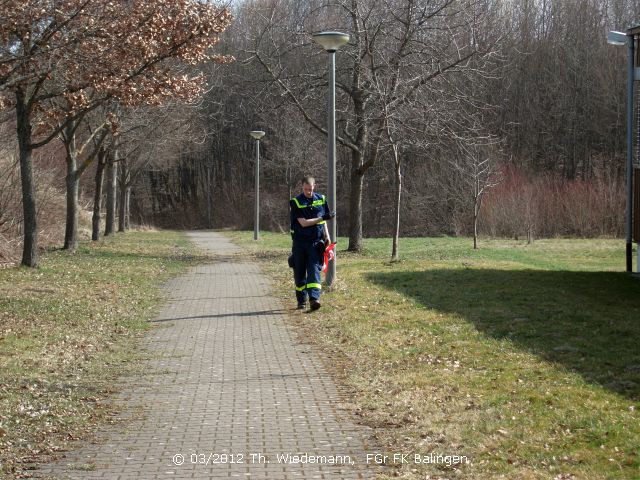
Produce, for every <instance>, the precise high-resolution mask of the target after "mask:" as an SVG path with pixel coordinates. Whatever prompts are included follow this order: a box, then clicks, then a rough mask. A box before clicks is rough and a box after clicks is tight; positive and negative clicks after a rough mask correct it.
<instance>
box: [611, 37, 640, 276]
mask: <svg viewBox="0 0 640 480" xmlns="http://www.w3.org/2000/svg"><path fill="white" fill-rule="evenodd" d="M607 43H609V44H611V45H627V51H628V56H627V245H626V252H627V254H626V256H627V272H632V271H633V253H632V252H633V245H632V239H631V232H632V229H633V211H632V209H633V82H634V74H635V71H634V70H635V69H634V58H633V57H634V46H635V45H634V43H635V37H634V36H633V35H627V34H626V33H623V32H615V31H610V32H609V33H608V34H607ZM639 255H640V253H639ZM638 262H639V265H638V266H639V267H640V256H639V257H638Z"/></svg>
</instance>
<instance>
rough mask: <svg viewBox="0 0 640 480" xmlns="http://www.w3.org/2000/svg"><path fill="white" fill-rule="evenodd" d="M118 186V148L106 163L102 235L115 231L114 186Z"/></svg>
mask: <svg viewBox="0 0 640 480" xmlns="http://www.w3.org/2000/svg"><path fill="white" fill-rule="evenodd" d="M117 186H118V150H117V149H114V150H113V152H112V154H111V155H109V159H108V163H107V218H106V225H105V227H104V235H105V237H106V236H107V235H112V234H113V233H115V231H116V188H117Z"/></svg>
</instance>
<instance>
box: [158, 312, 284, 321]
mask: <svg viewBox="0 0 640 480" xmlns="http://www.w3.org/2000/svg"><path fill="white" fill-rule="evenodd" d="M285 312H286V310H283V309H277V310H261V311H258V312H230V313H218V314H213V315H195V316H191V317H171V318H158V319H156V320H151V323H161V322H173V321H177V320H196V319H202V318H228V317H259V316H272V315H282V314H284V313H285Z"/></svg>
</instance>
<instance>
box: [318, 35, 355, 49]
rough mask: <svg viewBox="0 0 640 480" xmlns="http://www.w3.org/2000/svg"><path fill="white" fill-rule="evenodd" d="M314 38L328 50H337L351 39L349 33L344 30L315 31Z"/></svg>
mask: <svg viewBox="0 0 640 480" xmlns="http://www.w3.org/2000/svg"><path fill="white" fill-rule="evenodd" d="M313 39H314V40H315V41H316V42H317V43H319V44H320V45H321V46H322V48H324V49H325V50H326V51H327V52H335V51H336V50H338V49H339V48H340V47H342V46H343V45H345V44H346V43H347V42H348V41H349V34H347V33H342V32H320V33H314V34H313Z"/></svg>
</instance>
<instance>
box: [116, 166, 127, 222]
mask: <svg viewBox="0 0 640 480" xmlns="http://www.w3.org/2000/svg"><path fill="white" fill-rule="evenodd" d="M127 189H128V187H127V162H126V161H122V165H121V166H120V181H119V182H118V196H119V199H118V201H119V205H118V207H119V211H118V232H124V231H126V230H127Z"/></svg>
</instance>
